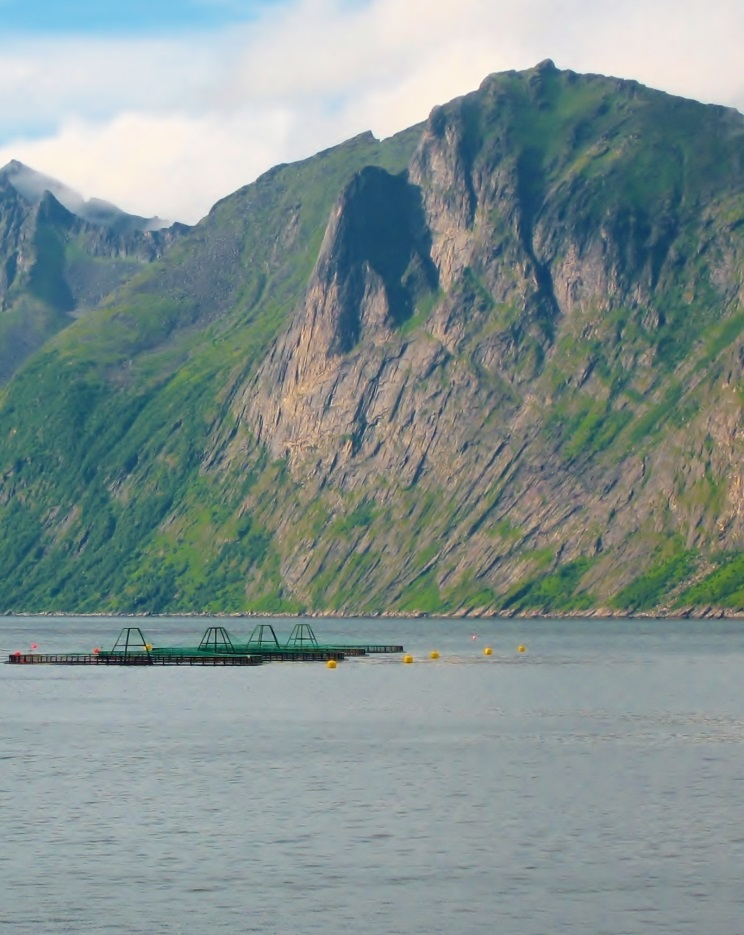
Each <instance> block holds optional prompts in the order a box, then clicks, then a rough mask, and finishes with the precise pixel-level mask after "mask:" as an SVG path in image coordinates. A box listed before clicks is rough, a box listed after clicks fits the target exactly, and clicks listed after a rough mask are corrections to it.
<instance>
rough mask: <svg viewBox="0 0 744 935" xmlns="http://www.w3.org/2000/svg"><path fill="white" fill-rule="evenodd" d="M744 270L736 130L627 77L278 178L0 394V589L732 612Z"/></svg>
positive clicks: (417, 132) (234, 204) (237, 201)
mask: <svg viewBox="0 0 744 935" xmlns="http://www.w3.org/2000/svg"><path fill="white" fill-rule="evenodd" d="M743 282H744V117H742V116H741V115H740V114H739V113H737V112H736V111H733V110H730V109H726V108H722V107H715V106H704V105H702V104H698V103H696V102H694V101H688V100H683V99H681V98H675V97H672V96H669V95H666V94H663V93H661V92H658V91H654V90H651V89H648V88H645V87H643V86H642V85H639V84H637V83H636V82H632V81H625V80H620V79H615V78H605V77H602V76H596V75H577V74H575V73H573V72H570V71H561V70H559V69H557V68H556V67H555V66H554V65H553V63H552V62H543V63H541V64H540V65H538V66H537V67H536V68H533V69H530V70H528V71H524V72H507V73H502V74H496V75H492V76H490V77H489V78H487V79H486V80H485V81H484V82H483V84H482V85H481V87H480V88H479V89H478V90H477V91H475V92H473V93H472V94H469V95H466V96H465V97H463V98H459V99H457V100H455V101H452V102H450V103H449V104H446V105H444V106H442V107H436V108H435V109H434V110H433V111H432V113H431V115H430V116H429V119H428V120H427V121H426V123H425V124H422V125H419V126H416V127H413V128H411V129H410V130H408V131H405V132H404V133H402V134H398V135H397V136H395V137H393V138H391V139H389V140H385V141H382V142H380V141H377V140H375V139H374V138H373V137H372V136H371V135H370V134H363V135H362V136H360V137H357V138H355V139H353V140H350V141H348V142H347V143H344V144H342V145H340V146H338V147H335V148H333V149H331V150H328V151H325V152H323V153H320V154H318V155H317V156H315V157H313V158H312V159H309V160H306V161H304V162H301V163H296V164H293V165H286V166H278V167H276V168H275V169H272V170H271V171H269V172H268V173H266V174H265V175H264V176H262V177H261V178H259V179H258V180H257V181H256V182H255V183H254V184H252V185H249V186H246V187H245V188H243V189H241V190H240V191H238V192H236V193H234V194H233V195H230V196H229V197H227V198H225V199H223V200H222V201H221V202H219V203H218V204H217V205H215V207H214V208H213V209H212V211H211V212H210V214H209V215H208V216H207V217H206V218H205V219H204V220H203V221H202V222H201V223H200V224H198V225H197V226H196V227H195V228H194V229H193V230H191V231H190V232H188V233H186V234H185V235H184V236H182V237H181V238H180V239H179V242H178V243H177V244H175V245H174V246H173V247H172V248H171V249H169V250H168V252H167V253H166V254H164V256H163V257H162V259H159V260H158V261H157V262H155V263H152V264H150V265H148V266H146V267H145V268H144V269H143V270H142V272H141V273H140V274H139V275H138V276H135V277H134V278H132V279H131V280H130V281H129V282H127V283H126V284H124V285H123V286H121V287H120V288H119V289H118V290H116V291H115V292H113V293H112V294H111V295H109V296H108V297H107V298H105V299H104V300H103V301H102V302H100V304H99V305H98V307H96V308H94V309H91V310H90V311H88V312H87V314H86V315H85V316H84V317H82V318H81V319H80V320H78V321H76V322H75V323H74V324H72V325H71V326H70V327H67V328H66V329H65V330H64V331H62V332H61V333H59V334H58V335H57V336H56V337H55V338H53V339H51V340H49V341H47V342H46V343H45V344H44V346H43V347H42V348H41V349H40V350H39V351H38V352H37V353H36V354H35V355H34V356H33V357H31V358H30V359H29V360H28V361H27V362H26V364H25V365H24V367H23V368H22V369H21V370H20V371H19V372H18V373H17V374H16V375H15V376H14V377H13V379H12V380H11V381H10V383H9V384H8V386H7V387H6V390H5V392H4V394H3V396H2V399H1V400H0V511H1V515H2V524H1V526H0V556H1V557H2V560H3V561H2V567H3V568H4V569H6V571H5V573H4V575H3V576H2V578H0V606H2V607H5V608H8V609H15V610H19V609H26V610H42V609H43V610H67V611H85V610H121V611H145V610H147V611H198V610H208V611H213V612H214V611H225V612H234V611H240V610H273V611H281V610H283V611H299V610H305V611H317V612H330V611H337V612H345V613H349V612H357V613H377V612H410V613H416V612H426V613H444V612H446V613H453V614H470V613H497V612H498V613H532V612H543V613H549V612H559V611H560V612H579V613H590V612H614V613H631V612H639V611H649V612H655V613H687V612H692V613H700V614H702V613H710V612H712V611H711V609H710V608H728V609H730V610H741V609H742V608H744V583H743V582H742V577H741V573H742V571H743V570H744V519H743V517H744V493H743V489H744V488H743V484H742V477H741V471H740V466H741V463H742V453H743V452H742V431H741V403H742V387H743V383H742V371H743V369H744V307H743V301H742V299H743V293H742V283H743ZM716 612H717V611H716Z"/></svg>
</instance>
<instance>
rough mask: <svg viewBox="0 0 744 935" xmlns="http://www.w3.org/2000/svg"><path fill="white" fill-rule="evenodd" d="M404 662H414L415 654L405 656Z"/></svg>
mask: <svg viewBox="0 0 744 935" xmlns="http://www.w3.org/2000/svg"><path fill="white" fill-rule="evenodd" d="M403 662H413V656H404V657H403Z"/></svg>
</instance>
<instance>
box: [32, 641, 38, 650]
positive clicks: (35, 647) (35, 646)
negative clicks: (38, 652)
mask: <svg viewBox="0 0 744 935" xmlns="http://www.w3.org/2000/svg"><path fill="white" fill-rule="evenodd" d="M38 648H39V644H38V643H32V644H31V651H32V652H33V651H34V650H35V649H38Z"/></svg>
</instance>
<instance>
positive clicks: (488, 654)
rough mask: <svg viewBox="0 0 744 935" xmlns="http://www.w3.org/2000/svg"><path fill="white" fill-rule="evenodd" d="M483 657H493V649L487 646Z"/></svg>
mask: <svg viewBox="0 0 744 935" xmlns="http://www.w3.org/2000/svg"><path fill="white" fill-rule="evenodd" d="M483 655H484V656H491V655H493V650H492V649H491V647H490V646H486V648H485V649H484V650H483Z"/></svg>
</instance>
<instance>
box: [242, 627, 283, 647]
mask: <svg viewBox="0 0 744 935" xmlns="http://www.w3.org/2000/svg"><path fill="white" fill-rule="evenodd" d="M246 645H247V646H255V647H256V648H258V649H265V648H271V649H281V648H282V647H281V646H280V645H279V640H278V639H277V638H276V633H275V632H274V628H273V627H272V625H271V624H270V623H259V624H258V625H257V626H255V627H254V628H253V632H252V633H251V635H250V636H249V637H248V643H247V644H246Z"/></svg>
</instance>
